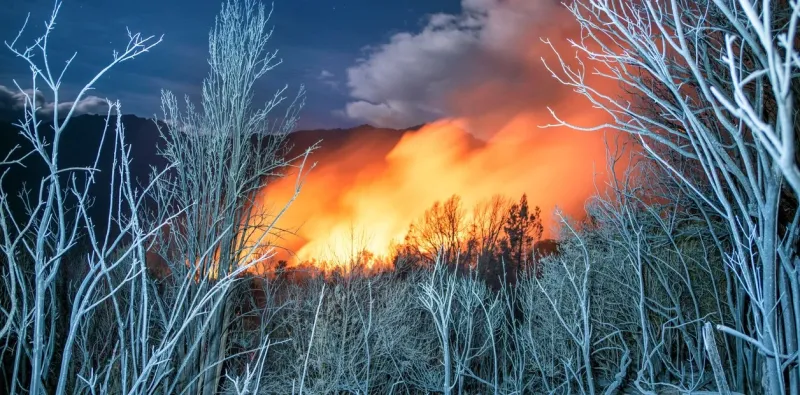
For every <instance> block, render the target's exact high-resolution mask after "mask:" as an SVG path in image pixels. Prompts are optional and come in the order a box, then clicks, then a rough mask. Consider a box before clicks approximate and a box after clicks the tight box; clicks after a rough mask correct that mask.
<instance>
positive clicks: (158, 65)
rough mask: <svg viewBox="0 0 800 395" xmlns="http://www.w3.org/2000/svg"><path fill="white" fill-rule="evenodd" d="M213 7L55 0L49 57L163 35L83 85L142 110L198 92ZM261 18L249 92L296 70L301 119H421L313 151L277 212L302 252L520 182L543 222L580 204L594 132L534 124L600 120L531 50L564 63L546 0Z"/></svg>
mask: <svg viewBox="0 0 800 395" xmlns="http://www.w3.org/2000/svg"><path fill="white" fill-rule="evenodd" d="M51 4H52V2H51V1H50V0H27V1H26V0H13V1H12V4H11V6H10V7H6V9H5V10H4V13H3V14H2V15H0V36H3V37H13V36H14V34H15V31H16V30H15V29H16V28H17V27H18V26H20V25H21V23H22V21H23V19H24V15H25V12H27V11H31V12H32V15H33V17H32V22H33V23H32V25H31V27H33V28H37V29H38V30H35V32H36V33H39V32H40V29H41V26H42V22H41V21H42V20H44V18H46V17H47V16H48V15H49V7H50V6H51ZM219 6H220V4H219V0H209V1H198V0H137V1H132V0H130V1H128V2H127V3H126V2H125V1H114V2H107V1H103V0H64V5H63V11H62V13H61V15H60V19H59V24H58V25H57V26H56V29H57V30H56V31H55V32H54V34H55V36H54V40H53V41H52V43H51V48H53V56H54V58H53V59H51V61H54V63H55V62H56V61H58V62H60V61H62V60H64V59H66V58H67V57H68V56H69V55H70V54H71V53H68V52H67V49H70V50H72V49H75V50H78V51H79V53H78V60H77V61H76V62H75V64H74V65H73V67H74V70H73V73H72V74H70V77H69V78H68V80H67V81H65V89H67V90H68V91H69V90H74V89H76V88H77V86H78V85H77V83H78V82H79V81H80V82H82V81H85V79H86V78H88V76H89V75H90V74H89V73H90V72H91V71H96V70H97V69H98V67H100V65H101V64H103V60H108V59H109V58H110V56H111V49H112V48H113V47H120V46H123V45H124V44H125V43H126V42H127V36H126V33H125V26H130V27H131V29H135V31H142V32H143V33H144V34H145V35H148V34H161V33H163V34H165V37H164V42H163V43H162V44H161V45H159V46H158V47H156V48H155V49H154V50H153V51H152V52H151V53H148V54H144V55H142V56H141V57H140V58H139V59H135V60H133V61H131V62H126V63H124V64H122V65H120V66H119V67H118V68H117V69H116V70H114V71H112V72H111V73H110V74H109V76H108V77H106V78H103V79H102V80H101V81H99V83H98V84H97V90H96V91H94V92H92V94H93V95H96V96H100V97H105V96H109V97H111V98H119V99H121V100H122V101H123V110H124V111H125V112H131V113H136V114H139V115H143V116H148V115H153V114H154V113H155V112H156V111H158V105H159V101H158V95H159V90H160V89H162V88H166V89H170V90H173V91H174V92H175V93H177V94H179V95H183V94H190V95H197V94H198V93H199V86H200V82H201V81H202V79H203V77H204V76H205V74H206V73H207V69H206V67H207V65H206V63H205V57H206V52H207V47H206V46H207V36H208V31H209V29H210V28H211V26H212V24H213V21H214V16H215V15H216V14H217V13H218V11H219ZM272 22H273V23H274V24H275V34H274V36H273V41H272V45H273V47H274V48H278V49H280V55H281V57H282V58H283V60H284V63H283V64H282V65H281V66H279V67H278V68H277V69H276V70H275V71H274V72H272V73H270V74H269V75H268V78H267V79H266V80H265V81H263V83H262V84H261V85H260V86H259V87H258V89H259V91H258V93H257V96H256V100H259V99H261V100H264V99H266V98H267V97H268V96H269V95H271V94H272V92H273V91H274V89H275V88H277V87H279V86H282V85H283V84H285V83H288V84H289V85H290V86H292V87H297V86H299V85H300V84H303V83H304V84H306V86H307V88H308V106H307V107H306V109H305V110H304V112H303V114H302V121H301V124H300V127H301V128H334V127H347V126H355V125H359V124H364V123H368V124H371V125H374V126H380V127H390V128H406V127H410V126H413V125H419V124H422V123H428V124H429V125H428V126H427V127H425V128H423V129H422V130H420V131H419V132H416V133H413V134H411V133H410V134H407V135H404V136H403V137H402V138H401V139H400V140H399V141H397V142H392V143H391V144H392V146H391V147H388V148H387V150H386V151H385V152H384V151H381V152H379V151H376V150H374V149H370V148H369V147H371V146H373V145H372V144H371V143H370V142H369V141H365V140H364V139H362V140H358V141H348V142H346V143H345V144H344V146H343V147H333V148H335V152H338V153H339V154H335V155H328V156H325V157H319V158H314V160H319V161H320V163H319V167H318V168H316V169H315V170H314V171H313V172H312V173H311V174H310V175H309V178H308V179H307V181H306V185H305V186H304V187H303V193H301V194H300V197H299V198H298V200H297V201H295V203H293V205H292V206H291V208H290V210H289V211H288V212H287V215H286V217H285V218H284V219H282V221H284V220H285V221H288V222H290V223H286V224H282V225H283V227H284V228H295V227H299V229H298V231H297V236H298V237H297V240H295V241H294V242H293V243H292V245H291V246H289V247H290V248H292V249H293V250H295V251H297V252H298V254H299V255H300V256H301V258H313V257H315V256H319V255H320V254H322V253H323V252H324V251H325V250H326V249H330V248H331V246H332V245H339V244H341V243H340V242H339V241H337V240H342V239H346V238H347V237H348V234H347V233H348V232H352V230H353V229H358V230H359V231H361V232H366V233H368V234H367V235H366V237H367V238H368V239H369V242H367V243H366V244H368V246H369V248H370V249H371V250H372V251H373V252H376V253H382V252H385V251H386V249H387V248H388V247H389V245H390V244H391V243H392V242H396V241H399V240H401V239H402V237H403V235H404V234H405V232H406V231H407V229H408V226H409V224H410V223H411V221H414V220H416V219H417V218H419V217H420V216H421V215H422V214H423V213H424V212H425V210H426V209H427V208H429V207H430V206H431V205H432V204H433V203H434V202H436V201H443V200H445V199H447V198H448V197H450V196H451V195H453V194H457V195H459V196H461V197H462V199H463V202H464V203H465V206H466V207H465V209H467V210H470V209H471V208H472V206H474V205H476V204H480V203H481V202H483V201H486V200H487V199H491V198H492V196H493V195H498V194H499V195H505V196H507V197H509V198H512V199H515V200H516V199H519V197H520V196H521V195H522V194H523V193H526V194H528V198H529V201H530V202H531V203H532V204H533V205H537V206H540V207H541V209H542V212H543V213H545V215H546V219H545V231H546V233H550V231H552V229H553V226H551V225H553V221H552V219H553V218H552V217H550V215H549V214H551V213H552V212H553V210H554V208H555V207H556V206H560V207H562V208H564V209H565V210H566V211H567V213H568V214H572V215H578V216H580V215H581V213H582V207H583V204H584V202H585V200H586V198H587V197H588V196H589V195H590V194H591V193H593V192H594V191H595V190H596V189H595V188H596V181H602V180H598V179H596V178H595V177H596V176H597V175H598V174H600V175H601V174H602V173H603V171H604V169H605V165H604V160H605V151H604V148H605V147H604V145H603V140H602V139H603V136H602V134H599V133H595V134H587V133H585V132H576V131H571V130H567V129H564V128H558V129H541V128H540V127H539V126H541V125H544V124H548V123H551V122H553V119H552V117H551V115H550V114H549V112H548V110H547V108H548V107H550V108H553V109H554V110H556V111H557V112H558V113H559V116H561V117H562V118H563V119H567V120H569V121H572V122H575V123H579V124H597V123H602V122H603V121H605V119H603V116H602V115H600V114H598V113H597V112H596V111H594V110H593V109H592V108H591V105H590V104H589V103H587V102H585V101H582V100H581V99H580V97H579V96H578V95H577V94H575V93H574V92H572V90H571V88H568V87H564V86H562V85H560V84H559V83H558V82H557V81H556V80H555V79H554V78H553V77H552V75H551V73H550V72H549V71H548V70H547V69H546V68H545V66H544V65H543V63H542V58H544V59H546V60H547V61H548V64H549V65H550V66H551V67H555V68H556V69H558V63H557V62H555V60H556V59H555V57H554V56H553V51H552V50H551V49H550V48H549V47H548V46H547V45H546V44H544V43H543V42H542V39H543V38H549V39H550V40H552V41H553V42H554V43H555V45H556V46H557V47H558V48H559V50H560V51H561V52H562V54H563V56H564V57H565V59H567V61H568V62H572V60H570V59H571V58H573V56H571V55H572V54H574V51H570V50H569V46H568V45H567V42H566V39H567V38H570V37H575V38H576V37H578V36H579V31H578V29H577V28H576V24H575V22H574V21H573V19H572V17H571V15H569V13H568V12H567V10H566V9H565V8H564V6H563V5H562V4H560V0H460V1H458V0H397V1H388V0H384V1H376V0H337V1H333V0H277V1H276V2H275V13H274V15H273V20H272ZM0 65H2V66H0V85H4V86H5V87H3V86H0V109H2V108H3V107H6V108H8V107H13V106H14V105H15V103H16V100H17V96H15V94H14V93H13V91H11V90H9V89H7V87H10V86H11V81H10V80H11V78H20V77H23V76H24V75H25V74H24V73H25V71H26V69H25V67H24V65H20V64H19V62H18V61H15V60H14V59H12V57H11V56H9V54H8V53H7V52H3V51H0ZM11 65H16V66H15V67H13V68H12V67H10V66H11ZM587 79H589V80H590V82H592V83H603V82H602V81H597V80H596V77H593V76H591V75H589V76H587ZM593 79H594V80H593ZM23 81H24V80H23ZM603 85H604V86H605V87H607V88H611V89H616V88H615V87H614V86H612V85H609V84H607V83H603ZM95 102H96V100H94V99H92V98H91V97H90V98H88V99H87V101H86V103H84V105H82V106H81V108H82V109H84V110H85V111H91V110H92V109H93V108H94V107H96V103H95ZM465 132H468V133H471V134H472V135H473V136H476V137H479V138H480V139H482V141H483V142H482V143H481V144H482V145H481V144H479V145H478V146H475V145H474V144H473V141H472V140H471V137H467V136H468V135H467V134H466V133H465ZM370 138H374V137H370ZM367 139H369V138H367ZM323 144H324V142H323ZM600 178H601V179H602V178H603V176H602V175H601V177H600ZM293 187H294V180H293V179H286V180H284V181H282V182H279V183H277V184H274V185H273V186H271V187H269V188H268V189H267V191H266V192H265V194H264V195H263V196H265V201H269V202H273V203H276V202H278V203H279V202H280V201H283V200H285V199H288V196H289V195H290V194H291V192H292V190H293ZM282 199H283V200H282ZM301 224H302V227H301Z"/></svg>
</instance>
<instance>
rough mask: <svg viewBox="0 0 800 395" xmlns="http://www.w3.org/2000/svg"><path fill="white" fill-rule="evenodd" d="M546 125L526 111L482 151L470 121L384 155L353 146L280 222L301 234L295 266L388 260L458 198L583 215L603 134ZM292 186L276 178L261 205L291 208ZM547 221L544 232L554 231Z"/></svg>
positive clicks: (312, 180)
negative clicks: (435, 211) (440, 204)
mask: <svg viewBox="0 0 800 395" xmlns="http://www.w3.org/2000/svg"><path fill="white" fill-rule="evenodd" d="M542 123H543V122H541V121H539V120H538V119H537V118H536V117H535V116H534V115H527V114H521V115H519V116H517V117H515V118H514V119H512V120H511V121H510V122H508V124H507V125H505V126H504V127H503V128H501V129H500V130H499V131H498V132H497V133H496V134H495V135H494V136H493V137H492V138H490V139H489V140H488V141H486V142H485V143H484V144H481V146H477V147H476V146H475V142H476V140H475V139H474V138H473V137H471V135H469V134H468V133H467V132H466V130H468V129H469V126H470V123H469V121H467V120H464V119H449V120H442V121H439V122H436V123H433V124H431V125H428V126H425V127H424V128H422V129H421V130H419V131H416V132H407V133H406V134H405V135H403V137H402V138H401V139H400V140H399V142H397V143H396V145H395V146H394V147H393V148H392V149H391V150H390V151H389V152H388V154H384V155H381V156H377V155H375V154H373V153H371V152H369V150H368V149H358V147H359V145H360V144H359V141H358V140H355V141H351V142H350V143H349V144H347V147H344V148H343V149H342V150H339V151H338V152H336V153H334V154H332V155H327V156H326V157H323V158H321V160H320V162H319V166H318V168H316V169H314V170H312V171H311V173H310V174H309V178H308V179H307V180H306V182H305V184H304V186H303V189H302V191H301V192H300V195H299V197H298V198H297V200H296V201H295V202H294V203H293V204H292V206H291V207H290V208H289V210H288V211H287V212H286V214H285V216H284V217H283V218H281V220H280V221H279V227H281V228H285V229H293V230H295V237H289V238H287V239H285V241H284V243H285V245H286V247H288V248H290V249H293V250H295V251H296V257H297V259H298V260H299V261H326V262H329V263H330V262H341V261H343V259H346V257H352V256H353V254H354V253H355V252H360V251H362V250H366V251H368V252H369V253H371V254H374V255H376V256H388V255H390V253H391V250H392V246H393V244H395V243H398V242H401V241H402V240H403V238H404V237H405V235H406V234H407V232H408V229H409V226H410V224H411V223H412V222H413V221H415V220H417V219H418V218H420V217H421V216H422V215H423V214H424V212H425V210H427V209H428V208H430V207H431V206H432V205H433V204H434V203H435V202H437V201H444V200H446V199H448V198H449V197H450V196H452V195H454V194H455V195H458V196H459V197H461V200H462V202H463V204H464V207H465V208H467V209H469V208H471V207H473V206H474V205H476V204H478V203H480V202H482V201H486V200H488V199H491V197H492V196H494V195H498V194H500V195H505V196H508V197H510V198H513V199H519V197H520V196H521V195H522V194H523V193H527V194H528V197H529V201H530V202H531V204H534V205H538V206H539V207H541V208H542V211H543V212H544V213H551V212H552V211H553V209H554V208H555V206H556V205H558V206H559V207H561V208H562V209H564V210H565V211H567V212H568V213H572V214H577V213H579V212H580V210H581V208H582V205H583V202H584V201H585V199H586V197H587V196H588V195H589V194H590V193H591V192H592V191H594V183H593V180H594V176H595V175H596V173H595V171H594V170H595V169H603V168H604V167H603V163H604V155H605V151H604V145H603V144H602V136H601V135H598V134H594V135H591V134H585V133H581V132H574V131H567V130H563V129H540V128H538V126H539V125H541V124H542ZM323 144H324V141H323ZM601 176H602V175H601ZM294 182H295V180H294V179H293V178H286V179H283V180H280V181H279V182H277V183H275V184H273V185H271V186H270V187H268V188H267V190H266V191H264V193H262V194H261V196H260V198H261V199H263V200H264V202H266V201H270V202H273V203H277V202H281V201H286V200H287V199H288V197H289V196H290V195H291V193H292V190H293V187H294ZM467 213H469V210H467ZM467 215H469V214H467ZM545 218H546V221H545V229H546V230H551V229H553V223H552V219H551V218H550V220H549V221H548V220H547V219H548V216H545ZM548 225H549V226H548Z"/></svg>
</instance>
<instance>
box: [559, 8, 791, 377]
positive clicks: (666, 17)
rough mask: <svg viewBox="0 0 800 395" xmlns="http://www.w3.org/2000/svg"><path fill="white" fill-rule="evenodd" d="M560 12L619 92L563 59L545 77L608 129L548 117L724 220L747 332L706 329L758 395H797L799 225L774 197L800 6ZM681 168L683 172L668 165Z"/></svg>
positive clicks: (786, 177) (583, 52)
mask: <svg viewBox="0 0 800 395" xmlns="http://www.w3.org/2000/svg"><path fill="white" fill-rule="evenodd" d="M569 8H570V10H571V11H572V13H573V15H574V16H575V17H576V19H577V20H578V22H579V24H580V25H581V27H582V31H583V34H582V37H581V39H580V40H577V41H571V44H572V47H573V48H574V49H576V50H577V51H578V53H579V56H581V57H582V58H584V59H587V60H588V61H589V62H591V67H592V68H593V73H594V74H596V75H598V76H600V77H603V78H607V79H610V80H612V81H615V82H617V83H618V84H619V85H620V86H622V87H623V89H624V90H625V91H626V92H627V93H628V94H627V95H618V94H615V93H611V92H605V91H602V90H600V89H598V88H597V87H593V86H590V85H589V84H587V83H586V79H585V77H586V75H587V74H586V68H585V65H584V64H583V63H582V62H581V61H579V62H578V66H577V67H575V66H570V65H568V64H567V63H566V62H565V61H563V60H562V61H561V63H560V68H559V72H558V73H556V72H555V71H553V75H554V76H556V78H558V79H559V81H561V82H562V83H564V84H566V85H569V86H572V87H573V88H575V90H576V92H579V93H581V94H582V95H584V96H585V97H586V98H588V99H589V100H590V101H591V102H592V104H593V105H594V106H596V107H598V108H601V109H603V110H605V112H606V113H607V114H609V115H610V116H611V118H612V121H611V122H609V123H607V124H603V125H598V126H596V127H588V128H585V127H578V126H575V125H568V124H567V122H564V121H561V120H560V119H558V118H557V119H558V120H559V122H558V124H559V125H567V126H571V127H573V128H577V129H582V130H597V129H601V128H611V129H616V130H618V131H621V132H624V133H629V134H631V135H633V136H635V137H636V138H637V139H638V141H639V142H640V143H641V146H642V148H643V149H644V150H645V151H646V152H647V153H648V154H649V155H650V157H651V158H653V159H654V160H656V161H657V163H659V164H660V165H661V166H663V167H664V168H666V169H668V170H669V171H671V172H672V174H673V175H674V176H675V177H676V178H677V179H680V180H681V182H682V183H683V185H685V187H686V188H687V189H689V190H690V191H692V192H694V194H695V197H696V198H697V199H698V200H699V201H701V202H702V203H703V204H704V205H705V206H706V207H707V210H708V211H709V212H710V213H712V214H713V215H715V216H718V217H719V218H722V219H724V220H725V221H726V223H727V229H726V232H727V234H728V235H729V236H730V237H731V239H732V243H731V247H730V248H731V249H730V251H729V255H728V256H729V258H728V264H729V267H730V269H731V270H732V272H733V273H734V276H733V277H734V278H735V279H736V280H737V283H736V284H737V287H738V288H739V289H740V290H742V295H743V296H744V297H746V298H747V300H748V305H749V306H750V308H749V309H748V310H746V311H740V314H742V316H740V317H737V319H736V322H741V323H745V322H752V323H753V325H752V326H750V325H747V326H739V327H735V328H731V327H728V326H726V325H724V324H723V323H720V322H717V324H718V325H717V329H718V330H721V331H723V332H725V333H727V334H729V335H731V336H733V337H734V338H736V339H738V341H743V342H746V343H747V345H748V347H750V349H751V350H753V351H754V352H757V354H758V355H759V357H758V359H759V361H758V362H757V363H756V364H754V365H752V366H756V365H757V366H761V367H763V369H764V372H763V376H764V385H765V387H764V391H766V392H768V393H785V392H786V390H787V389H788V388H793V389H792V390H791V392H792V393H796V391H797V390H794V388H800V364H797V363H796V362H797V358H798V344H799V342H798V339H799V338H798V334H800V331H798V328H799V326H798V322H800V321H798V317H800V316H799V315H798V313H800V310H798V307H800V305H798V303H797V302H796V301H797V300H798V296H800V294H798V291H800V287H799V285H800V284H798V277H797V275H796V273H797V270H798V268H797V264H798V259H797V251H796V242H797V228H798V221H800V215H798V207H797V199H796V198H793V197H791V196H787V195H786V194H785V193H783V191H782V189H783V185H784V183H788V184H789V185H790V186H791V187H792V189H794V191H795V192H796V191H797V164H796V157H795V149H794V146H795V144H796V141H795V140H796V138H795V135H794V133H795V132H794V130H795V128H796V124H795V122H796V120H795V99H794V93H793V92H794V90H795V89H796V82H795V77H796V75H797V66H798V63H797V59H798V55H797V52H796V50H795V48H794V45H795V44H794V43H795V41H796V40H795V35H796V24H797V20H798V17H800V4H798V2H796V1H763V2H756V3H754V2H751V1H748V0H741V1H739V0H736V1H734V0H707V1H684V0H671V1H667V2H660V1H655V0H643V1H624V0H619V1H610V0H586V1H576V2H574V3H572V4H571V5H570V6H569ZM560 60H561V59H560ZM551 70H552V69H551ZM684 160H688V161H690V162H691V163H692V165H691V166H681V165H679V164H681V163H683V161H684ZM697 171H699V172H700V175H701V176H700V177H698V176H697V173H696V172H697ZM784 212H788V214H786V215H784V214H782V213H784ZM784 218H785V219H784ZM740 362H741V361H740ZM743 369H744V370H747V369H750V370H752V369H751V368H747V367H744V368H743ZM737 370H739V369H737ZM756 375H760V373H757V374H756ZM785 377H788V380H789V381H788V382H786V381H785V379H784V378H785Z"/></svg>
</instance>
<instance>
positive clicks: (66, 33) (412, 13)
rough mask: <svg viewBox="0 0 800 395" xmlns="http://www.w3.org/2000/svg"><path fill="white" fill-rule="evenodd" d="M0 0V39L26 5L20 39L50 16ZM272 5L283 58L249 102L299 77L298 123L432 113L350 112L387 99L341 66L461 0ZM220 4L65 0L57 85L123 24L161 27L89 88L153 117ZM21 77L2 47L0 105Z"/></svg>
mask: <svg viewBox="0 0 800 395" xmlns="http://www.w3.org/2000/svg"><path fill="white" fill-rule="evenodd" d="M465 2H470V0H465ZM471 2H473V3H474V2H475V1H474V0H472V1H471ZM2 3H3V4H2V12H0V41H10V40H12V39H13V38H14V36H15V35H16V33H17V31H18V29H19V27H21V26H22V23H23V21H24V19H25V15H26V14H27V13H28V12H30V13H31V19H30V22H29V25H28V28H27V29H26V34H25V35H24V36H23V39H24V38H27V40H22V41H21V43H23V44H28V43H30V42H31V40H32V39H33V38H34V37H37V36H38V35H40V34H41V33H42V31H43V30H42V27H43V21H44V20H46V19H47V18H48V17H49V15H50V11H51V10H52V8H53V4H54V1H52V0H4V1H3V2H2ZM269 4H270V3H269V2H265V5H267V6H269ZM274 4H275V11H274V14H273V18H272V20H271V23H272V24H273V25H274V27H275V33H274V35H273V39H272V41H271V47H272V48H274V49H279V51H280V52H279V55H280V57H281V58H282V59H283V64H282V65H281V66H279V67H278V68H277V69H275V70H274V71H272V72H270V73H269V74H267V76H266V77H265V79H264V80H263V81H262V82H261V84H260V85H259V90H258V92H257V95H258V96H257V97H256V100H259V99H260V100H261V101H260V102H263V100H264V99H266V98H267V97H268V96H269V95H271V93H272V92H273V91H274V89H275V88H277V87H279V86H282V85H283V84H289V86H290V89H296V88H297V87H298V86H299V85H300V84H305V85H306V88H307V90H308V99H307V107H306V109H305V110H304V112H303V114H302V121H301V124H300V127H302V128H318V127H319V128H323V127H324V128H332V127H343V126H353V125H357V124H361V123H373V124H381V123H383V124H385V126H402V124H409V125H410V124H413V123H416V122H419V121H426V120H429V119H431V118H435V116H436V115H439V114H437V113H436V112H435V111H434V112H424V111H423V112H422V113H420V112H419V111H414V112H413V113H406V114H401V115H399V116H397V117H395V116H391V117H388V118H387V117H384V116H378V117H376V116H374V115H371V114H370V112H369V111H367V112H366V113H364V112H363V111H362V112H358V111H357V110H355V111H354V110H348V103H351V107H352V103H355V102H358V101H360V100H361V99H372V100H371V101H370V102H371V103H373V104H375V103H377V104H381V102H384V101H385V102H387V103H388V102H391V99H392V98H385V97H369V96H370V94H369V93H367V94H366V96H365V95H364V94H363V92H362V94H359V90H361V91H363V90H364V89H367V90H369V89H370V88H369V87H368V86H367V87H365V86H363V85H364V84H363V78H362V79H361V82H359V81H357V79H358V76H357V75H355V76H350V77H348V69H353V68H357V67H358V65H359V64H362V65H363V64H365V62H368V61H369V60H370V59H372V58H374V57H375V56H376V54H378V55H380V53H381V52H382V51H384V50H385V49H386V48H383V49H382V47H381V46H384V45H386V44H391V43H392V42H393V41H395V40H396V39H397V38H402V37H406V38H414V37H415V36H416V35H419V34H420V33H421V32H423V30H425V29H427V28H428V27H429V25H430V23H431V20H432V17H431V15H434V14H438V15H451V16H454V15H456V16H457V15H461V14H462V12H463V7H462V4H461V3H460V1H459V0H393V1H386V0H384V1H376V0H276V1H275V3H274ZM220 5H221V0H135V1H134V0H116V1H107V0H64V1H63V5H62V7H61V11H60V13H59V16H58V18H57V25H56V29H55V31H54V32H53V35H52V41H51V44H50V50H51V51H50V55H51V59H50V60H51V62H52V64H53V65H62V64H63V61H65V60H66V59H67V58H68V57H69V56H70V55H71V54H72V53H73V52H74V51H77V58H76V60H75V61H74V62H73V64H72V66H71V68H70V70H69V71H68V72H67V74H66V78H65V80H64V84H63V89H64V91H65V92H66V93H67V94H68V95H69V97H72V95H74V94H75V93H76V89H77V88H78V87H79V86H82V83H84V82H85V81H87V80H88V78H89V77H90V75H93V72H96V71H97V70H99V69H100V68H101V67H102V66H104V65H105V64H106V63H107V62H108V61H109V60H110V59H111V53H112V50H114V49H121V48H124V45H125V44H126V43H127V35H126V30H125V28H126V26H127V27H130V29H131V31H133V32H141V33H142V34H143V35H160V34H163V35H164V41H163V42H162V43H161V44H159V45H158V46H157V47H155V48H154V49H153V50H152V51H151V52H150V53H146V54H143V55H141V56H139V57H138V58H136V59H134V60H133V61H130V62H125V63H123V64H121V65H118V66H117V67H116V68H114V69H112V70H111V72H110V73H109V74H108V75H107V76H106V77H105V78H103V79H102V80H101V81H99V83H98V84H96V90H95V91H94V92H92V93H91V94H92V95H96V96H99V97H101V98H105V97H108V98H111V99H120V100H121V101H122V104H123V111H124V112H125V113H133V114H137V115H140V116H152V115H153V114H154V113H156V112H157V111H159V91H160V89H162V88H165V89H169V90H172V91H173V92H175V93H176V94H178V95H179V96H182V95H183V94H189V95H192V96H194V97H197V96H196V95H198V94H199V87H200V83H201V81H202V79H203V78H204V77H205V75H206V73H207V63H206V62H205V59H206V54H207V42H208V40H207V39H208V32H209V30H210V29H211V27H212V26H213V23H214V17H215V16H216V15H217V13H218V12H219V10H220ZM455 29H457V30H458V29H462V28H461V27H456V28H455ZM398 44H399V43H398ZM29 76H30V74H29V73H28V69H27V66H26V65H25V64H24V62H22V60H21V59H15V58H14V55H13V54H12V53H11V52H10V51H8V50H7V49H6V48H5V46H3V47H2V48H0V93H1V94H2V95H3V96H0V105H2V106H6V107H8V106H14V105H15V104H14V97H13V96H14V95H15V94H16V88H15V87H14V84H13V81H12V80H13V79H15V78H16V79H17V80H18V81H19V82H20V83H21V85H22V86H23V88H27V87H28V86H30V77H29ZM362 76H363V73H362ZM79 84H81V85H79ZM359 84H361V85H360V86H359ZM259 96H261V97H259ZM91 107H92V106H91V105H87V106H86V108H87V109H86V111H87V112H92V110H91Z"/></svg>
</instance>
